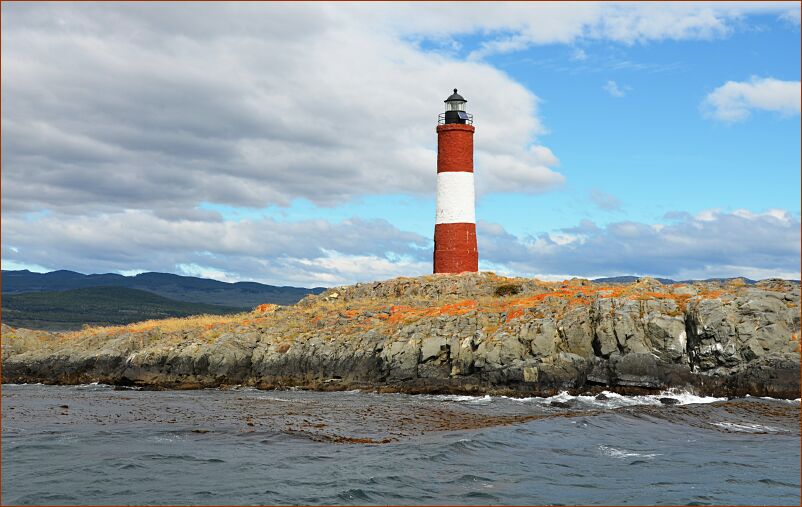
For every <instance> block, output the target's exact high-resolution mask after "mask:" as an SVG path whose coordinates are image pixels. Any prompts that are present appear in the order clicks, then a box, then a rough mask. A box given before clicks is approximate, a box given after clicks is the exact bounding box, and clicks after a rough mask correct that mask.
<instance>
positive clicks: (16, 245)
mask: <svg viewBox="0 0 802 507" xmlns="http://www.w3.org/2000/svg"><path fill="white" fill-rule="evenodd" d="M3 228H4V230H3V235H4V241H3V252H2V253H3V259H4V262H5V261H6V260H12V261H13V260H24V262H26V263H30V264H34V265H40V266H48V267H53V266H55V267H59V268H64V269H73V270H76V271H80V272H85V273H86V272H91V273H94V272H105V271H125V270H131V269H135V270H138V271H170V272H182V273H185V274H198V273H203V274H205V275H210V276H213V277H214V278H218V279H255V280H262V281H269V282H270V283H282V282H284V283H302V284H306V285H315V284H329V285H331V284H337V283H346V282H352V281H358V280H360V276H362V277H365V276H372V275H370V273H372V272H373V270H374V269H378V271H376V273H389V272H391V271H392V270H391V269H390V267H391V266H395V269H396V271H395V272H397V273H398V274H401V273H406V274H413V273H414V274H421V273H425V272H427V270H421V268H422V266H423V265H425V266H427V268H430V257H431V251H430V249H429V246H430V243H431V241H430V239H429V238H424V237H423V236H420V235H419V234H415V233H412V232H406V231H401V230H399V229H397V228H396V227H394V226H392V225H391V224H389V223H388V222H386V221H384V220H361V219H358V218H353V219H349V220H345V221H342V222H339V223H331V222H328V221H326V220H306V221H300V222H281V221H276V220H272V219H259V220H243V221H238V222H234V221H219V220H201V219H198V218H195V219H181V220H167V219H164V218H161V217H159V216H157V215H155V214H154V213H151V212H146V211H139V210H126V211H123V212H117V213H108V214H102V215H99V216H94V217H87V216H82V217H75V216H70V215H65V214H49V215H47V216H45V217H42V218H39V219H38V220H36V221H30V220H27V219H25V218H24V217H17V216H15V217H10V218H7V219H6V220H5V221H4V224H3Z"/></svg>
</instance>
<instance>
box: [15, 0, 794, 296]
mask: <svg viewBox="0 0 802 507" xmlns="http://www.w3.org/2000/svg"><path fill="white" fill-rule="evenodd" d="M800 60H801V56H800V7H799V3H798V2H760V3H749V2H716V3H691V2H680V3H643V4H641V3H634V2H625V3H590V2H582V3H567V2H559V3H554V4H550V3H543V2H536V3H525V2H514V3H509V4H505V3H493V4H486V3H475V2H469V3H460V4H455V3H451V2H444V3H418V2H415V3H384V2H378V3H339V2H338V3H325V2H322V3H318V2H314V3H292V4H290V3H287V4H285V3H242V4H237V3H150V2H145V3H138V2H135V3H119V4H115V3H106V2H104V3H86V4H83V3H81V4H69V3H60V2H59V3H10V4H9V3H8V2H4V3H3V4H2V141H3V142H2V254H1V255H2V267H3V269H30V270H32V271H40V272H44V271H51V270H57V269H69V270H74V271H79V272H82V273H106V272H116V273H122V274H135V273H139V272H144V271H159V272H169V273H176V274H181V275H192V276H203V277H208V278H215V279H219V280H223V281H240V280H253V281H259V282H263V283H269V284H274V285H295V286H309V287H311V286H335V285H342V284H348V283H354V282H366V281H372V280H381V279H387V278H392V277H395V276H417V275H423V274H427V273H430V272H431V269H432V248H433V242H432V235H433V230H434V215H435V200H434V196H435V182H436V141H437V138H436V133H435V126H436V124H437V115H438V114H439V113H440V112H441V111H442V110H443V100H444V99H445V98H446V97H447V96H448V95H450V93H451V90H452V89H453V88H458V89H459V91H460V94H461V95H463V96H464V97H465V98H466V99H467V100H468V103H467V109H468V111H469V112H470V113H472V114H474V119H475V127H476V134H475V175H476V185H477V203H476V205H477V208H476V215H477V235H478V244H479V257H480V269H481V270H487V271H494V272H496V273H499V274H505V275H518V276H529V277H538V278H542V279H547V280H561V279H565V278H570V277H574V276H577V277H587V278H595V277H601V276H616V275H638V276H643V275H650V276H661V277H669V278H674V279H689V278H708V277H733V276H746V277H750V278H756V279H762V278H770V277H781V278H793V279H799V277H800V185H801V183H800V95H801V93H800Z"/></svg>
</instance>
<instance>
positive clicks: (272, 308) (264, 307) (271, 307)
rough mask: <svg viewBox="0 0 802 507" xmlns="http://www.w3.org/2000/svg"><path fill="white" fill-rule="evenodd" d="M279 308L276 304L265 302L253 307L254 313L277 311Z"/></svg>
mask: <svg viewBox="0 0 802 507" xmlns="http://www.w3.org/2000/svg"><path fill="white" fill-rule="evenodd" d="M277 309H278V305H274V304H272V303H265V304H263V305H259V306H257V307H256V308H254V309H253V312H254V313H271V312H275V311H276V310H277Z"/></svg>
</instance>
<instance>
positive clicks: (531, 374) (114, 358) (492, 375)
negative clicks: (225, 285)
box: [2, 272, 800, 399]
mask: <svg viewBox="0 0 802 507" xmlns="http://www.w3.org/2000/svg"><path fill="white" fill-rule="evenodd" d="M799 304H800V286H799V283H797V282H789V281H783V280H764V281H761V282H757V283H756V284H746V283H744V281H743V280H734V281H727V282H701V283H699V282H697V283H688V284H682V283H679V284H670V285H664V284H661V283H660V282H659V281H657V280H654V279H651V278H642V279H640V280H638V281H637V282H635V283H630V284H601V283H594V282H590V281H588V280H584V279H572V280H568V281H564V282H544V281H540V280H536V279H527V278H506V277H501V276H497V275H495V274H493V273H486V272H485V273H464V274H460V275H429V276H423V277H417V278H396V279H392V280H388V281H383V282H375V283H362V284H356V285H351V286H346V287H337V288H332V289H328V290H326V291H325V292H323V293H321V294H319V295H310V296H307V297H305V298H304V299H303V300H301V301H300V302H299V303H297V304H295V305H292V306H277V305H261V306H259V307H257V308H256V309H255V310H254V311H253V312H249V313H242V314H237V315H226V316H219V315H214V316H200V317H189V318H185V319H167V320H153V321H146V322H140V323H136V324H131V325H128V326H115V327H96V328H85V329H82V330H80V331H74V332H68V333H51V332H44V331H31V330H25V329H13V328H10V327H9V326H6V325H4V326H3V329H2V365H3V371H2V375H3V382H6V383H35V382H42V383H46V384H85V383H91V382H99V383H106V384H113V385H118V386H129V387H131V386H139V387H143V388H157V389H158V388H168V389H191V388H204V387H222V386H233V385H247V386H255V387H258V388H265V389H267V388H289V387H297V388H306V389H319V390H341V389H375V390H379V391H397V392H409V393H423V392H426V393H465V394H482V393H490V394H505V395H511V396H533V395H550V394H554V393H555V392H557V391H560V390H568V391H571V392H594V391H601V390H608V391H616V392H620V393H639V392H645V391H659V390H664V389H666V388H679V389H688V390H691V391H694V392H698V393H699V394H707V395H716V396H743V395H746V394H750V395H753V396H772V397H778V398H791V399H794V398H798V397H799V395H800V369H799V363H800V341H799V337H800V306H799Z"/></svg>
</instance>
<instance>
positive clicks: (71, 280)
mask: <svg viewBox="0 0 802 507" xmlns="http://www.w3.org/2000/svg"><path fill="white" fill-rule="evenodd" d="M2 274H3V280H2V282H3V286H2V288H3V296H6V295H11V294H22V293H26V292H45V291H63V290H70V289H80V288H88V287H125V288H129V289H138V290H142V291H148V292H152V293H154V294H158V295H160V296H164V297H166V298H170V299H173V300H176V301H184V302H190V303H205V304H211V305H222V306H228V307H237V308H243V309H245V308H247V309H251V308H253V307H254V306H257V305H260V304H263V303H274V304H279V305H290V304H294V303H297V302H298V301H299V300H301V299H302V298H303V297H304V296H306V295H307V294H319V293H321V292H323V291H324V290H325V289H324V288H323V287H316V288H313V289H306V288H303V287H277V286H273V285H265V284H262V283H257V282H236V283H227V282H220V281H217V280H209V279H206V278H197V277H194V276H180V275H173V274H169V273H142V274H139V275H136V276H123V275H118V274H114V273H105V274H98V275H84V274H82V273H76V272H75V271H65V270H61V271H52V272H50V273H32V272H31V271H28V270H21V271H6V270H3V272H2Z"/></svg>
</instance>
